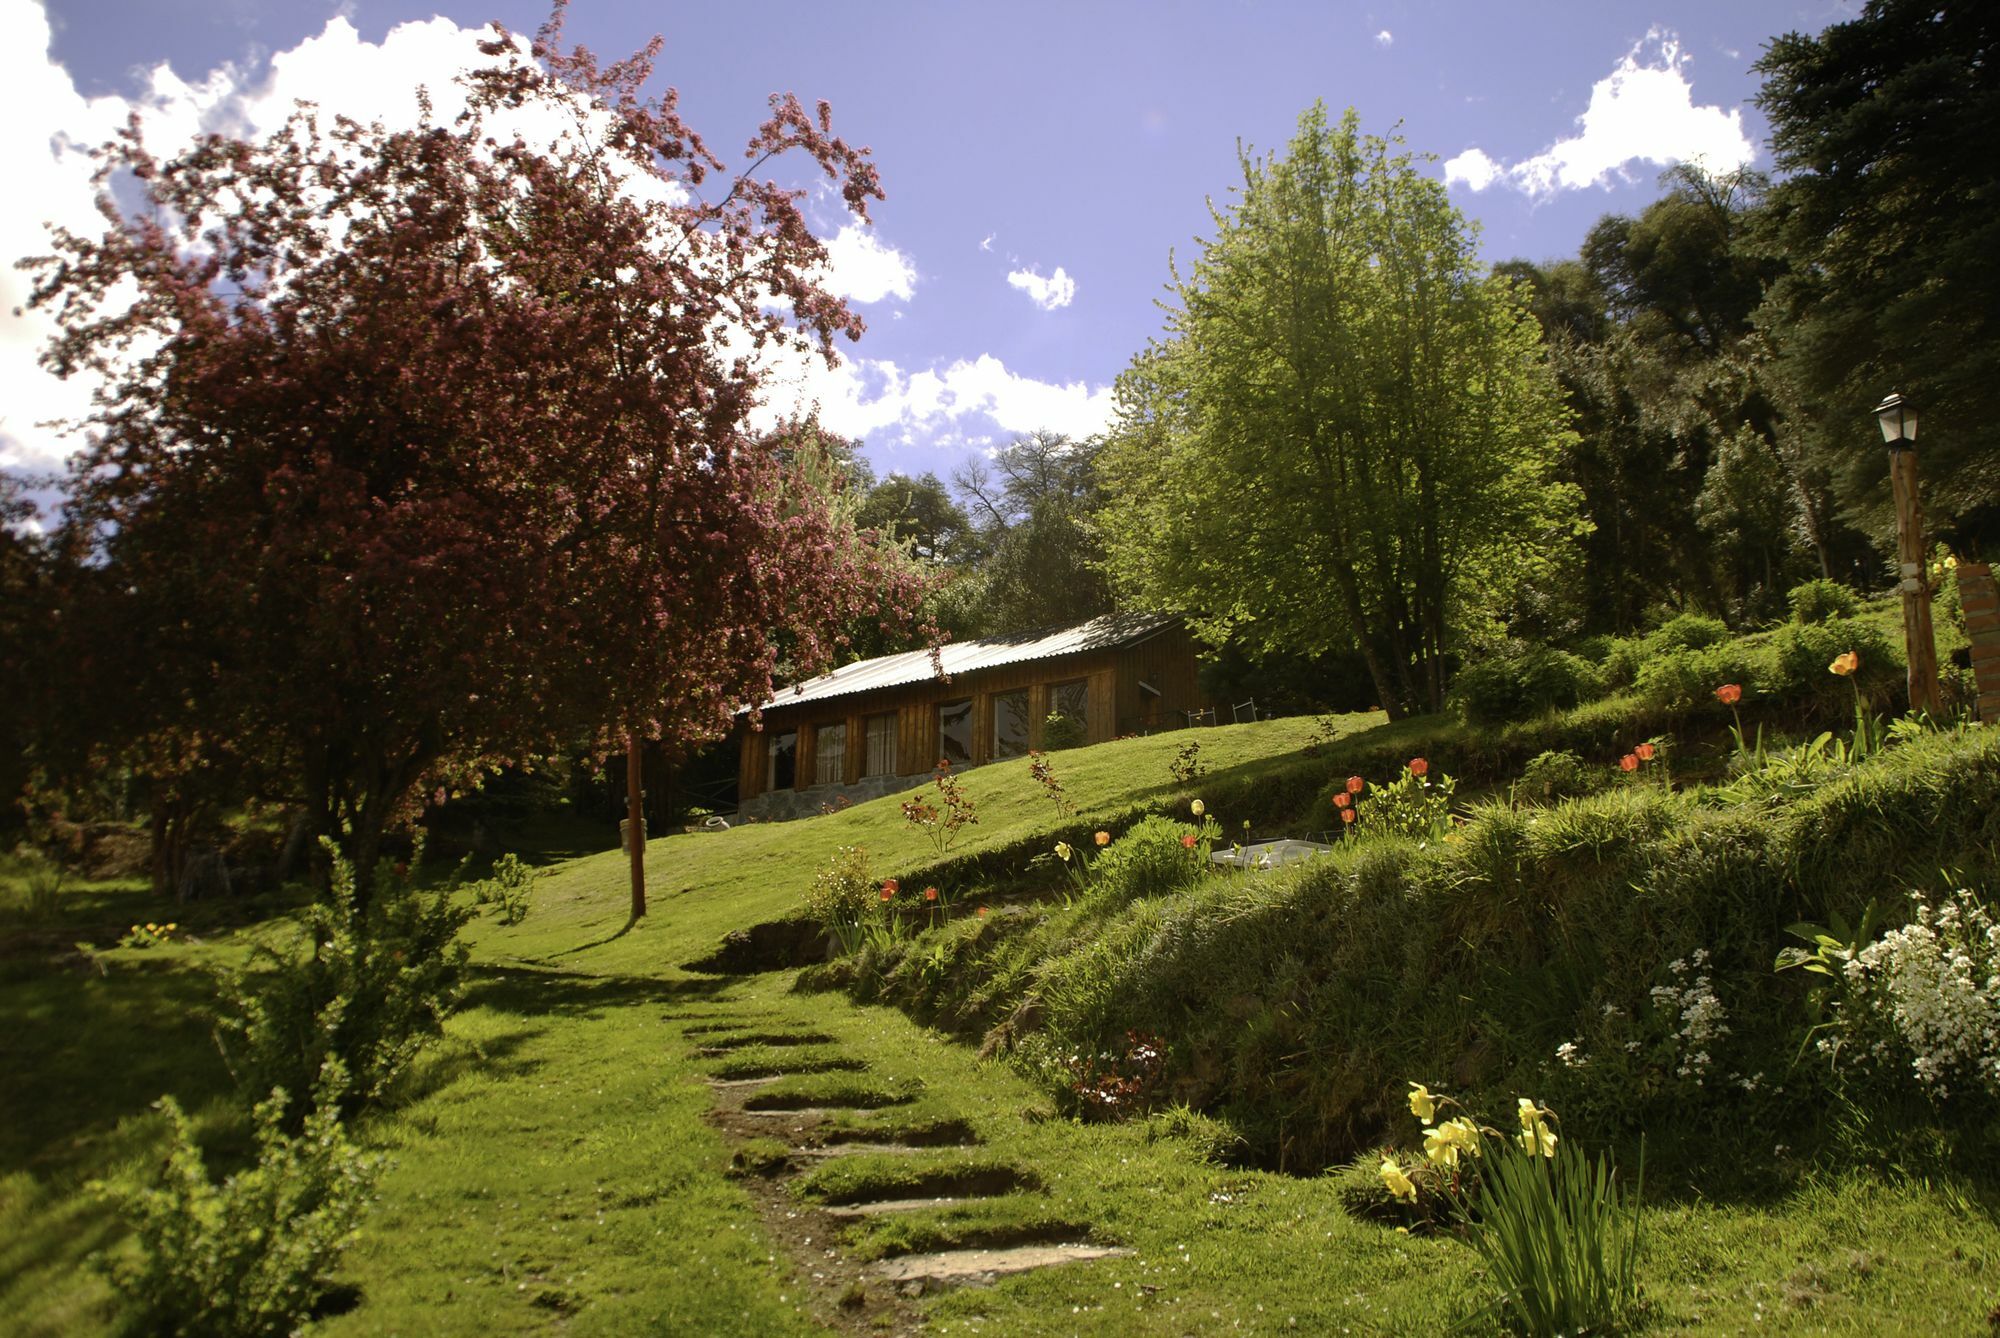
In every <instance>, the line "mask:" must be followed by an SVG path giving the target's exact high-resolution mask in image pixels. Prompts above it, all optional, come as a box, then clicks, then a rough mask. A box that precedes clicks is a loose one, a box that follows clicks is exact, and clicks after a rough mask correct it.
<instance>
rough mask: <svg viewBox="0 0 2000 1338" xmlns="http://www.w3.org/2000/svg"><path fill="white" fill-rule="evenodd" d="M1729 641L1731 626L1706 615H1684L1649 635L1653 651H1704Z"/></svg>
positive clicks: (1669, 621) (1663, 624) (1647, 642)
mask: <svg viewBox="0 0 2000 1338" xmlns="http://www.w3.org/2000/svg"><path fill="white" fill-rule="evenodd" d="M1727 640H1729V625H1728V624H1727V623H1725V622H1723V621H1722V620H1721V619H1720V618H1710V617H1708V616H1707V615H1706V614H1700V613H1683V614H1681V615H1679V616H1678V617H1674V618H1669V619H1667V621H1665V622H1664V623H1661V624H1660V625H1659V626H1658V627H1657V628H1655V629H1654V630H1653V631H1651V632H1649V633H1647V635H1646V644H1647V646H1648V648H1650V649H1652V650H1704V649H1706V648H1707V647H1709V646H1719V645H1721V644H1722V643H1723V642H1725V641H1727Z"/></svg>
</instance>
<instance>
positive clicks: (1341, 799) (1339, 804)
mask: <svg viewBox="0 0 2000 1338" xmlns="http://www.w3.org/2000/svg"><path fill="white" fill-rule="evenodd" d="M1353 802H1354V796H1353V795H1351V794H1349V793H1348V792H1347V791H1345V790H1342V791H1340V792H1339V793H1338V794H1336V795H1334V796H1333V806H1334V807H1335V808H1346V807H1347V806H1348V805H1349V804H1351V803H1353Z"/></svg>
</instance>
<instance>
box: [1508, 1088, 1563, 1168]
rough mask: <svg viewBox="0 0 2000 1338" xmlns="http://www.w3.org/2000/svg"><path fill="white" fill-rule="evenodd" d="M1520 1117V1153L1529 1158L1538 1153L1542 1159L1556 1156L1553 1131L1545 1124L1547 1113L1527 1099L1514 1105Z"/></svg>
mask: <svg viewBox="0 0 2000 1338" xmlns="http://www.w3.org/2000/svg"><path fill="white" fill-rule="evenodd" d="M1515 1108H1516V1110H1517V1111H1518V1112H1519V1114H1520V1117H1521V1151H1523V1152H1525V1153H1527V1154H1528V1155H1529V1156H1530V1157H1532V1156H1534V1155H1535V1154H1536V1153H1540V1154H1541V1155H1542V1156H1544V1157H1553V1156H1555V1155H1556V1135H1555V1130H1553V1129H1551V1128H1549V1126H1548V1124H1547V1123H1546V1121H1547V1119H1548V1112H1547V1111H1546V1110H1543V1109H1542V1108H1541V1107H1540V1106H1537V1105H1536V1104H1535V1103H1534V1102H1533V1101H1530V1100H1529V1099H1528V1098H1527V1097H1525V1096H1524V1097H1522V1098H1521V1099H1520V1100H1519V1102H1517V1103H1516V1107H1515Z"/></svg>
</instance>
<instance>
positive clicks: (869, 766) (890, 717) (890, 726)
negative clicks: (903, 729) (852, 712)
mask: <svg viewBox="0 0 2000 1338" xmlns="http://www.w3.org/2000/svg"><path fill="white" fill-rule="evenodd" d="M864 732H865V733H866V734H867V736H868V742H867V748H868V751H867V753H866V754H865V755H864V757H863V758H862V761H863V763H864V765H863V766H862V768H861V774H862V775H864V776H893V775H895V774H896V713H895V712H894V711H885V712H884V713H883V714H881V715H871V716H869V717H868V721H867V724H866V726H865V728H864Z"/></svg>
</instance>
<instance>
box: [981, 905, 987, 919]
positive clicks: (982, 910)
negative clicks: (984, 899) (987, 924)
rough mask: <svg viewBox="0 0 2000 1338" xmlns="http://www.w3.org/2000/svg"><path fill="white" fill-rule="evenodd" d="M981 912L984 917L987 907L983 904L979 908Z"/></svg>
mask: <svg viewBox="0 0 2000 1338" xmlns="http://www.w3.org/2000/svg"><path fill="white" fill-rule="evenodd" d="M979 914H980V915H981V916H982V917H983V916H984V915H985V914H986V908H985V907H984V906H981V907H980V908H979Z"/></svg>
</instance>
